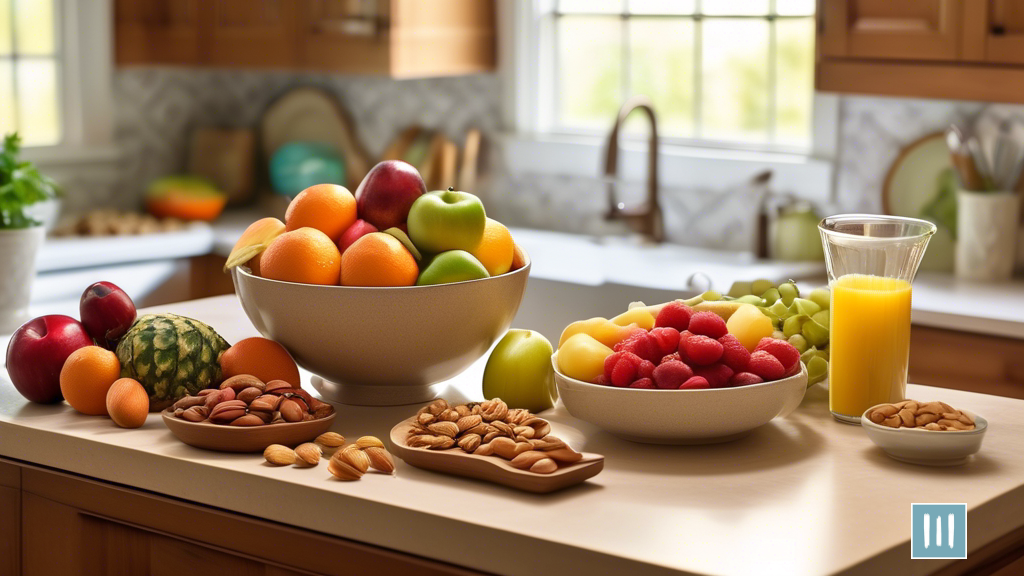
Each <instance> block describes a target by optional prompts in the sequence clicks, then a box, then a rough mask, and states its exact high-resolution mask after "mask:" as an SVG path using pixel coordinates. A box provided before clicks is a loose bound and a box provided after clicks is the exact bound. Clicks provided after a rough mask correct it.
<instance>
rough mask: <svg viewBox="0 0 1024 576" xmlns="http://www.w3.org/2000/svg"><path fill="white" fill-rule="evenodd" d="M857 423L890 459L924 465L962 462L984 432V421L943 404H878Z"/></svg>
mask: <svg viewBox="0 0 1024 576" xmlns="http://www.w3.org/2000/svg"><path fill="white" fill-rule="evenodd" d="M860 421H861V426H862V427H863V428H864V432H865V433H867V435H868V438H870V439H871V441H872V442H874V443H875V444H876V445H877V446H878V447H879V448H881V449H882V450H883V451H884V452H885V453H886V454H888V455H889V456H890V457H891V458H893V459H895V460H899V461H901V462H907V463H910V464H920V465H924V466H957V465H960V464H964V463H966V462H967V461H968V459H969V458H970V456H971V455H972V454H975V453H977V452H978V451H979V450H981V442H982V440H983V439H984V437H985V432H986V431H987V430H988V420H985V419H984V418H982V417H981V416H979V415H977V414H974V413H973V412H969V411H967V410H957V409H954V408H953V407H951V406H950V405H948V404H945V403H943V402H917V401H914V400H904V401H902V402H897V403H895V404H879V405H877V406H872V407H871V408H868V409H867V410H866V411H865V412H864V414H863V415H862V416H861V419H860ZM876 421H877V422H876Z"/></svg>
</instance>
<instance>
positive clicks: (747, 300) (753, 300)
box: [736, 294, 764, 306]
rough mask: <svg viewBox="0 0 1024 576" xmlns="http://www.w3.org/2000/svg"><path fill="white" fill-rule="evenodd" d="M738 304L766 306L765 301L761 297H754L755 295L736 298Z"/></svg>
mask: <svg viewBox="0 0 1024 576" xmlns="http://www.w3.org/2000/svg"><path fill="white" fill-rule="evenodd" d="M736 301H737V302H743V303H744V304H753V305H754V306H764V299H763V298H761V297H760V296H754V295H753V294H747V295H746V296H740V297H738V298H736Z"/></svg>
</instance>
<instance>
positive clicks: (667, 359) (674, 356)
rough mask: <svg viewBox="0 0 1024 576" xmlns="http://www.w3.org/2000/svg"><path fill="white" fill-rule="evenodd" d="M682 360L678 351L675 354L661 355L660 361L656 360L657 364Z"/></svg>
mask: <svg viewBox="0 0 1024 576" xmlns="http://www.w3.org/2000/svg"><path fill="white" fill-rule="evenodd" d="M682 360H683V359H682V358H681V357H680V356H679V352H676V353H675V354H666V355H665V356H664V357H662V359H661V362H658V364H664V363H665V362H673V361H675V362H682Z"/></svg>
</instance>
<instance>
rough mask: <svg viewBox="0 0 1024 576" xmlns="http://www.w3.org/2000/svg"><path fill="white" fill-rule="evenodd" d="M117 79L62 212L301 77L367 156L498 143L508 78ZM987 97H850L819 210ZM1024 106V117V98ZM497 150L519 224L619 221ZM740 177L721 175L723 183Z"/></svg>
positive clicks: (674, 199)
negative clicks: (104, 145) (90, 162)
mask: <svg viewBox="0 0 1024 576" xmlns="http://www.w3.org/2000/svg"><path fill="white" fill-rule="evenodd" d="M114 84H115V86H114V98H115V100H116V101H115V110H116V126H115V135H116V143H117V146H118V148H119V149H120V151H121V160H120V163H119V166H118V170H117V171H116V175H115V176H114V179H113V181H112V182H109V184H108V185H106V186H96V185H92V186H83V187H81V189H74V187H73V186H69V197H68V199H67V200H66V202H65V210H66V211H70V212H77V211H81V210H83V209H86V208H88V207H92V206H95V205H111V206H116V207H119V208H133V207H136V206H138V203H139V199H140V196H141V193H142V191H143V190H144V189H145V186H146V184H147V183H148V182H149V181H151V180H152V179H154V178H156V177H159V176H162V175H165V174H169V173H174V172H179V171H181V170H182V169H183V166H184V163H185V158H186V153H187V146H188V143H189V139H190V135H191V133H192V131H193V130H194V129H195V128H197V127H202V126H222V127H241V126H255V125H256V123H257V122H258V120H259V118H260V115H261V114H262V112H263V110H264V109H265V108H266V107H267V105H268V104H269V103H270V102H271V101H273V99H274V98H275V97H277V96H278V95H280V94H282V93H283V92H285V91H286V90H288V89H289V88H291V87H294V86H299V85H313V86H318V87H321V88H324V89H326V90H327V91H329V92H331V93H332V94H334V95H335V96H336V97H337V98H338V99H339V101H340V102H341V104H342V106H343V107H344V108H345V109H346V110H347V112H348V113H349V114H350V115H351V117H352V119H353V122H354V124H355V126H356V130H357V133H358V136H359V138H360V140H361V141H362V143H363V146H364V147H365V148H366V150H367V152H368V153H370V154H371V156H374V155H376V154H379V153H380V152H381V151H383V149H384V148H385V146H386V145H387V143H388V142H389V141H390V139H391V138H392V137H393V136H394V135H395V134H396V133H397V132H398V131H399V130H401V129H402V128H404V127H406V126H409V125H413V124H417V125H421V126H426V127H430V128H435V129H440V130H443V131H444V132H445V133H446V134H447V135H448V136H449V137H450V138H452V139H453V140H455V141H456V142H461V141H462V137H463V135H464V134H465V132H466V130H467V129H469V128H470V127H478V128H480V129H481V131H482V132H483V134H484V139H485V142H486V143H488V144H489V145H493V144H494V143H495V142H497V135H498V133H499V131H500V129H501V126H500V122H501V120H500V119H501V84H500V79H499V77H498V76H496V75H491V74H479V75H472V76H464V77H457V78H432V79H422V80H401V81H396V80H390V79H387V78H377V77H365V76H332V75H318V74H298V73H288V72H257V71H252V72H242V71H234V70H195V69H180V68H128V69H120V70H118V71H117V72H116V74H115V77H114ZM985 106H986V104H984V103H976V102H953V101H941V100H921V99H901V98H875V97H859V96H858V97H854V96H846V97H843V98H842V102H841V106H840V119H839V125H838V130H839V146H838V150H839V152H838V158H837V175H836V182H835V187H836V188H835V193H834V202H833V205H831V206H827V207H823V208H824V209H825V210H829V211H866V212H878V211H880V210H881V189H882V184H883V181H884V179H885V175H886V172H887V171H888V169H889V166H890V165H891V163H892V162H893V160H895V158H896V156H897V155H898V153H899V151H900V149H902V148H903V147H904V146H906V145H907V144H909V143H911V142H913V141H914V140H916V139H918V138H919V137H921V136H923V135H926V134H929V133H932V132H937V131H940V130H942V129H944V128H945V127H946V126H947V125H948V124H949V123H950V122H966V121H969V120H970V119H972V118H973V117H975V116H976V115H977V114H979V113H980V112H981V111H982V110H983V109H984V108H985ZM1019 109H1020V115H1021V116H1022V117H1024V107H1019ZM485 152H486V149H485ZM500 156H501V155H500V154H486V153H485V156H484V159H485V166H484V167H483V169H484V170H485V171H486V173H487V177H486V178H485V179H483V180H482V183H481V187H480V190H478V191H477V192H479V193H481V194H482V195H484V196H485V197H486V199H487V204H488V210H489V211H490V212H491V213H492V214H493V215H494V216H495V217H497V218H499V219H501V220H503V221H505V222H507V223H509V224H512V225H518V226H530V227H536V228H547V229H556V230H564V231H570V232H579V233H617V232H620V231H622V230H623V228H622V226H621V225H620V224H618V223H609V222H605V220H604V218H603V214H604V211H605V206H606V204H605V202H606V200H605V185H604V184H603V183H602V182H601V180H600V179H598V178H597V175H595V177H594V178H579V177H563V176H551V175H530V174H516V175H512V174H510V172H509V171H507V170H505V169H503V167H502V166H501V165H500V161H499V158H500ZM488 159H489V160H488ZM734 184H736V183H733V182H724V183H723V187H728V186H732V185H734ZM723 189H724V188H723ZM715 193H716V191H708V190H705V191H701V192H694V191H678V190H672V191H665V192H664V194H665V195H666V201H665V209H666V211H667V212H669V214H668V215H667V218H666V219H667V220H670V221H671V220H675V221H677V222H678V221H685V220H686V219H687V218H692V217H694V216H695V215H699V214H702V213H703V212H704V211H707V210H708V209H709V204H711V203H709V202H708V199H709V198H713V195H714V194H715ZM620 194H623V195H624V197H626V198H639V197H641V195H642V191H641V190H640V186H639V185H624V186H623V187H622V190H621V191H620ZM673 212H674V213H673ZM720 212H721V211H720ZM717 217H722V216H721V215H720V216H717ZM734 219H735V218H734ZM749 220H750V219H749V218H744V219H743V220H742V221H739V220H737V221H728V218H727V217H726V218H725V219H724V220H723V221H722V223H721V226H722V227H723V228H725V227H728V228H729V229H735V228H736V227H743V226H748V225H750V222H749ZM678 240H679V241H686V240H687V239H686V238H680V239H678ZM706 241H707V240H702V241H701V242H706Z"/></svg>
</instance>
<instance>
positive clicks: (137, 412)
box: [106, 378, 149, 428]
mask: <svg viewBox="0 0 1024 576" xmlns="http://www.w3.org/2000/svg"><path fill="white" fill-rule="evenodd" d="M106 404H107V414H109V415H110V419H111V420H113V421H114V424H117V425H118V426H120V427H121V428H138V427H140V426H142V425H143V424H145V423H146V416H148V415H149V393H148V392H146V389H145V388H143V387H142V384H139V381H138V380H133V379H131V378H120V379H118V380H115V381H114V383H113V384H112V385H111V386H110V389H109V390H107V399H106Z"/></svg>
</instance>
